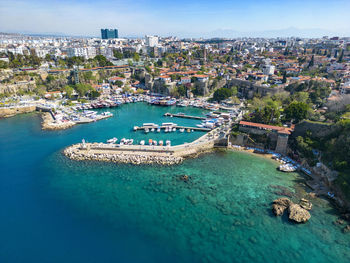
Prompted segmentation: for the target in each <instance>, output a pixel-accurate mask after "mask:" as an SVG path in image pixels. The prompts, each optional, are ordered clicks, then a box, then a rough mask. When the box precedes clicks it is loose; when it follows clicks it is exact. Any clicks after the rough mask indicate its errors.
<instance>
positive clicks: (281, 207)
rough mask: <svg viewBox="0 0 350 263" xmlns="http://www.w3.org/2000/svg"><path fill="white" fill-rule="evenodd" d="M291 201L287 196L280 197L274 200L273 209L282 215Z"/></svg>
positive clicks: (276, 213) (278, 214) (275, 212)
mask: <svg viewBox="0 0 350 263" xmlns="http://www.w3.org/2000/svg"><path fill="white" fill-rule="evenodd" d="M291 203H292V201H290V200H289V199H288V198H286V197H281V198H278V199H276V200H274V201H273V204H272V210H273V212H274V214H275V215H276V216H281V215H283V213H284V211H285V210H286V209H287V208H288V207H289V206H290V204H291Z"/></svg>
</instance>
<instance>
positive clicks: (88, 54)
mask: <svg viewBox="0 0 350 263" xmlns="http://www.w3.org/2000/svg"><path fill="white" fill-rule="evenodd" d="M67 56H68V57H84V58H85V59H89V58H94V57H95V56H96V49H95V48H94V47H73V48H68V49H67Z"/></svg>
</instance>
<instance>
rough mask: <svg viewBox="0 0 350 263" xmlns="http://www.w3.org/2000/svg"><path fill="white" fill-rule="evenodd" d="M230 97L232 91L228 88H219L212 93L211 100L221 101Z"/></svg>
mask: <svg viewBox="0 0 350 263" xmlns="http://www.w3.org/2000/svg"><path fill="white" fill-rule="evenodd" d="M231 96H232V90H231V89H229V88H220V89H217V90H216V91H215V92H214V95H213V100H214V101H222V100H225V99H227V98H229V97H231Z"/></svg>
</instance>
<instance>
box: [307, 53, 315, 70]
mask: <svg viewBox="0 0 350 263" xmlns="http://www.w3.org/2000/svg"><path fill="white" fill-rule="evenodd" d="M314 64H315V58H314V55H312V57H311V60H310V62H309V65H308V66H307V67H308V68H311V67H313V66H314Z"/></svg>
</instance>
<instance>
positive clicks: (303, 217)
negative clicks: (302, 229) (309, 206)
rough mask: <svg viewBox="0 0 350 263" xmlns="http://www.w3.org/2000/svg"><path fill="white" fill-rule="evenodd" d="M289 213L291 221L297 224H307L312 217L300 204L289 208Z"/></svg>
mask: <svg viewBox="0 0 350 263" xmlns="http://www.w3.org/2000/svg"><path fill="white" fill-rule="evenodd" d="M288 211H289V219H290V220H292V221H295V222H297V223H306V222H307V221H308V220H309V219H310V217H311V215H310V213H309V212H308V211H307V210H306V209H304V208H302V207H301V206H300V205H298V204H293V203H292V204H291V205H290V206H289V208H288Z"/></svg>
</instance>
